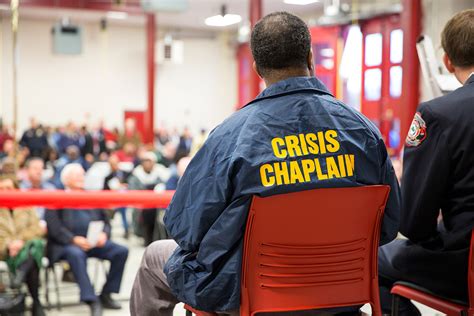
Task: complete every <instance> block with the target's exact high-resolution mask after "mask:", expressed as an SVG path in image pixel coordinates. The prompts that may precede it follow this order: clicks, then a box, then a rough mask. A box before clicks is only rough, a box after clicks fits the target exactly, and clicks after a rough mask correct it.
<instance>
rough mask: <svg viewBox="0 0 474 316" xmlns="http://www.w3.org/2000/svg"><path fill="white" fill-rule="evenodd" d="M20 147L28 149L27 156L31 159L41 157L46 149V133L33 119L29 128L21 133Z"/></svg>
mask: <svg viewBox="0 0 474 316" xmlns="http://www.w3.org/2000/svg"><path fill="white" fill-rule="evenodd" d="M20 145H21V146H23V147H26V148H28V150H29V155H30V156H32V157H42V156H43V154H44V152H45V150H46V148H48V137H47V135H46V131H45V130H44V129H43V127H42V126H41V125H39V124H38V123H37V122H36V120H35V119H34V118H32V119H31V120H30V128H29V129H27V130H26V131H25V132H24V133H23V136H22V137H21V139H20Z"/></svg>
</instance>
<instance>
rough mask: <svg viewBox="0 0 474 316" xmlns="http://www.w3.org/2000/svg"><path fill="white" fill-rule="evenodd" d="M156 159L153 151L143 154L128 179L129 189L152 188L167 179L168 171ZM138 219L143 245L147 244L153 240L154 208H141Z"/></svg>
mask: <svg viewBox="0 0 474 316" xmlns="http://www.w3.org/2000/svg"><path fill="white" fill-rule="evenodd" d="M156 161H157V158H156V155H155V154H154V153H153V152H146V153H145V154H143V156H142V157H141V164H140V165H139V166H137V167H136V168H135V169H134V170H133V172H132V174H131V176H130V177H129V179H128V186H129V188H130V190H153V189H154V188H155V186H156V185H158V184H161V183H165V182H166V181H167V180H168V179H169V177H170V171H169V170H168V169H167V168H166V167H164V166H162V165H160V164H157V163H156ZM139 214H140V213H139ZM138 221H139V222H141V224H142V225H141V228H142V229H143V237H144V239H145V245H149V244H150V243H151V242H152V241H153V230H154V229H155V221H156V209H154V208H151V209H143V210H142V211H141V216H139V217H138Z"/></svg>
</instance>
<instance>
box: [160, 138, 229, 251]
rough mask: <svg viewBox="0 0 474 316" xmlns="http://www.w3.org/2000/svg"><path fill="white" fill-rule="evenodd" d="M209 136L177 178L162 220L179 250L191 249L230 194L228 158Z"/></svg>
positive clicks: (206, 230) (193, 248) (212, 221)
mask: <svg viewBox="0 0 474 316" xmlns="http://www.w3.org/2000/svg"><path fill="white" fill-rule="evenodd" d="M215 142H216V140H214V141H213V140H212V139H211V138H210V139H208V141H207V142H206V143H205V144H204V145H203V147H202V148H201V149H200V150H199V151H198V153H197V154H196V156H194V158H193V159H192V161H191V163H190V164H189V166H188V167H187V169H186V172H185V173H184V175H183V177H182V178H181V180H180V181H179V184H178V187H177V189H176V192H175V194H174V196H173V200H172V201H171V203H170V206H169V208H168V209H167V211H166V215H165V218H164V222H165V225H166V228H167V230H168V232H169V233H170V235H171V236H172V238H173V239H174V240H175V241H176V242H177V243H178V245H179V246H180V247H181V249H183V250H185V251H188V252H194V251H196V250H197V249H198V247H199V245H200V243H201V241H202V239H203V238H204V235H205V234H206V233H207V232H208V231H209V229H210V227H211V226H212V225H213V223H214V222H215V220H216V219H217V218H218V217H219V215H220V214H221V213H222V212H223V211H224V210H225V208H226V206H227V204H228V201H229V200H230V195H231V181H230V179H229V170H230V162H229V160H230V157H226V156H225V155H223V154H222V151H221V150H219V148H218V145H215V144H213V143H215Z"/></svg>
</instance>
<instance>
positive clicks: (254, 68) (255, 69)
mask: <svg viewBox="0 0 474 316" xmlns="http://www.w3.org/2000/svg"><path fill="white" fill-rule="evenodd" d="M252 68H253V70H254V71H255V72H256V73H257V75H258V76H259V77H260V78H262V75H261V74H260V72H259V71H258V68H257V63H256V62H255V61H254V62H253V64H252Z"/></svg>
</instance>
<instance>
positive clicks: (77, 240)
mask: <svg viewBox="0 0 474 316" xmlns="http://www.w3.org/2000/svg"><path fill="white" fill-rule="evenodd" d="M72 243H73V244H74V245H76V246H78V247H79V248H81V249H82V250H84V251H89V250H90V249H91V248H92V247H91V245H90V244H89V242H88V241H87V238H85V237H82V236H74V238H73V239H72Z"/></svg>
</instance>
